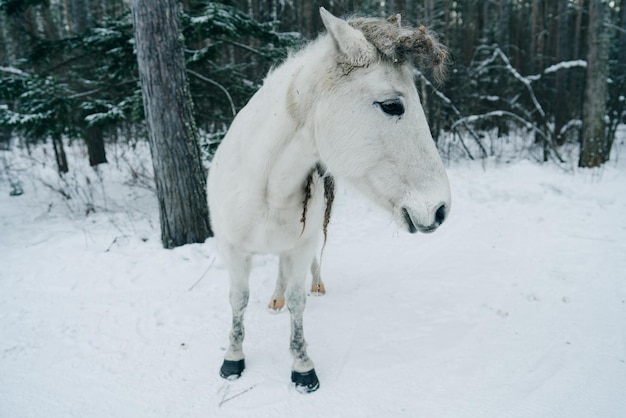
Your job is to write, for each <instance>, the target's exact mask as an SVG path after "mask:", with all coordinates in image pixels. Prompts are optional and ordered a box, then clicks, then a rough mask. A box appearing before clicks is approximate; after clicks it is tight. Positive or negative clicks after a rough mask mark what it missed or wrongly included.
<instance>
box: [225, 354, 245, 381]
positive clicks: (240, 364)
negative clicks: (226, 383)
mask: <svg viewBox="0 0 626 418" xmlns="http://www.w3.org/2000/svg"><path fill="white" fill-rule="evenodd" d="M245 368H246V361H245V360H244V359H241V360H237V361H232V360H224V364H222V368H221V369H220V376H222V377H223V378H224V379H229V380H234V379H239V378H240V377H241V373H243V369H245Z"/></svg>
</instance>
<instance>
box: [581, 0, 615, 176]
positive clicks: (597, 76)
mask: <svg viewBox="0 0 626 418" xmlns="http://www.w3.org/2000/svg"><path fill="white" fill-rule="evenodd" d="M607 7H608V5H607V3H605V2H601V1H592V2H590V4H589V30H588V37H587V44H588V53H587V86H586V87H585V102H584V104H583V136H582V143H581V149H580V159H579V160H578V165H579V166H580V167H598V166H600V165H602V164H603V163H604V162H606V161H608V159H609V154H610V151H611V150H610V147H609V144H608V143H607V138H606V132H605V125H606V124H605V120H604V117H605V114H606V101H607V96H608V85H607V78H608V75H609V42H610V33H609V25H608V24H607V23H608V22H605V17H606V16H607V15H608V10H606V9H607Z"/></svg>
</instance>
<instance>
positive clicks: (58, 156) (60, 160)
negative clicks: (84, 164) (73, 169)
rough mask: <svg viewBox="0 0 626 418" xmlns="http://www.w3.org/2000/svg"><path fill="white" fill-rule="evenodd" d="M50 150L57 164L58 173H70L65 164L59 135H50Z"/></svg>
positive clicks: (65, 157)
mask: <svg viewBox="0 0 626 418" xmlns="http://www.w3.org/2000/svg"><path fill="white" fill-rule="evenodd" d="M52 148H53V149H54V158H55V160H56V162H57V168H58V170H59V173H61V174H65V173H67V172H68V171H70V168H69V165H68V164H67V156H66V155H65V147H64V146H63V138H61V135H57V134H55V135H52Z"/></svg>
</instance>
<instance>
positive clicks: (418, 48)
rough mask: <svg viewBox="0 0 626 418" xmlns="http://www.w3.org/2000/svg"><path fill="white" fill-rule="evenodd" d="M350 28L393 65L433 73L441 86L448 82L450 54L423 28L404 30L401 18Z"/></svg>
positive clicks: (358, 23)
mask: <svg viewBox="0 0 626 418" xmlns="http://www.w3.org/2000/svg"><path fill="white" fill-rule="evenodd" d="M348 23H349V24H350V26H352V27H353V28H355V29H358V30H359V31H361V32H362V33H363V35H364V36H365V39H366V40H367V41H368V42H369V43H371V44H372V45H374V47H376V49H377V50H378V52H379V54H380V55H381V56H382V57H383V58H385V59H388V60H390V61H392V62H394V63H400V64H404V63H410V64H412V65H413V66H414V67H416V68H418V69H421V70H431V69H432V71H433V75H434V77H435V80H437V81H438V82H440V81H442V80H443V79H444V78H445V70H446V64H447V60H448V52H447V49H446V47H445V46H443V45H442V44H441V43H439V41H438V40H437V38H436V36H434V35H432V34H430V33H429V31H428V30H427V29H426V28H425V27H424V26H420V27H419V28H418V29H415V28H411V27H403V26H401V24H400V23H401V18H400V15H399V14H398V15H394V16H391V17H389V18H388V19H386V20H385V19H376V18H355V19H352V20H350V21H348Z"/></svg>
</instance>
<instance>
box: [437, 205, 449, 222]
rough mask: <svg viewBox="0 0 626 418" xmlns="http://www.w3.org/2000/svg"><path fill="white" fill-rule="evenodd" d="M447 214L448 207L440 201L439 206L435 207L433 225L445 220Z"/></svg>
mask: <svg viewBox="0 0 626 418" xmlns="http://www.w3.org/2000/svg"><path fill="white" fill-rule="evenodd" d="M447 214H448V207H447V206H446V204H445V203H442V204H441V206H439V207H438V208H437V211H436V212H435V225H436V226H439V225H441V224H442V223H443V221H445V220H446V215H447Z"/></svg>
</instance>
